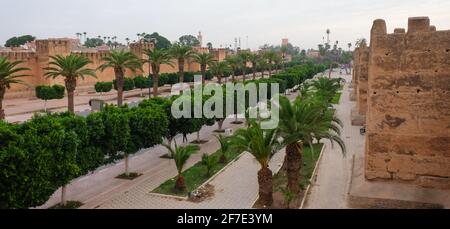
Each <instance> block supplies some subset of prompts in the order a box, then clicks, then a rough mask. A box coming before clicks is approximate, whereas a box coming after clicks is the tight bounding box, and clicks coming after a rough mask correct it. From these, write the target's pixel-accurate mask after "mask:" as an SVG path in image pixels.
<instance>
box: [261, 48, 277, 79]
mask: <svg viewBox="0 0 450 229" xmlns="http://www.w3.org/2000/svg"><path fill="white" fill-rule="evenodd" d="M276 57H277V53H276V52H275V51H273V50H270V51H267V52H265V53H264V58H266V60H267V63H268V64H269V65H268V67H269V77H271V76H272V64H273V62H274V60H275V58H276Z"/></svg>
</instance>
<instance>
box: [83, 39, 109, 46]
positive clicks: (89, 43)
mask: <svg viewBox="0 0 450 229" xmlns="http://www.w3.org/2000/svg"><path fill="white" fill-rule="evenodd" d="M104 44H105V42H104V41H103V40H102V39H100V38H87V39H86V41H85V42H84V46H85V47H87V48H95V47H99V46H102V45H104Z"/></svg>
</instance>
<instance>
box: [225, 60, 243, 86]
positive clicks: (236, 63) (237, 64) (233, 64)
mask: <svg viewBox="0 0 450 229" xmlns="http://www.w3.org/2000/svg"><path fill="white" fill-rule="evenodd" d="M225 62H226V63H227V64H228V66H229V67H230V69H231V80H232V81H233V82H236V79H235V77H236V73H237V71H238V70H239V69H240V68H241V67H242V61H241V58H240V57H239V56H228V57H226V58H225Z"/></svg>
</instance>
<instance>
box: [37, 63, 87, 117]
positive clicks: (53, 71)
mask: <svg viewBox="0 0 450 229" xmlns="http://www.w3.org/2000/svg"><path fill="white" fill-rule="evenodd" d="M50 59H51V61H50V62H49V67H46V68H44V70H45V71H46V72H45V74H44V75H45V76H46V77H47V78H49V77H51V78H57V77H59V76H61V77H64V82H65V86H66V90H67V99H68V110H69V112H72V113H74V112H75V103H74V96H75V94H74V92H75V89H76V87H77V80H78V79H79V78H81V79H84V77H85V76H92V77H96V76H95V71H94V70H92V69H90V68H87V67H86V66H87V65H88V64H91V63H92V62H91V61H90V60H89V59H88V58H86V57H84V56H77V55H74V54H71V55H69V56H66V57H63V56H60V55H56V56H50Z"/></svg>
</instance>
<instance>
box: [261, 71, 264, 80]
mask: <svg viewBox="0 0 450 229" xmlns="http://www.w3.org/2000/svg"><path fill="white" fill-rule="evenodd" d="M261 78H263V79H264V70H262V71H261Z"/></svg>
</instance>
